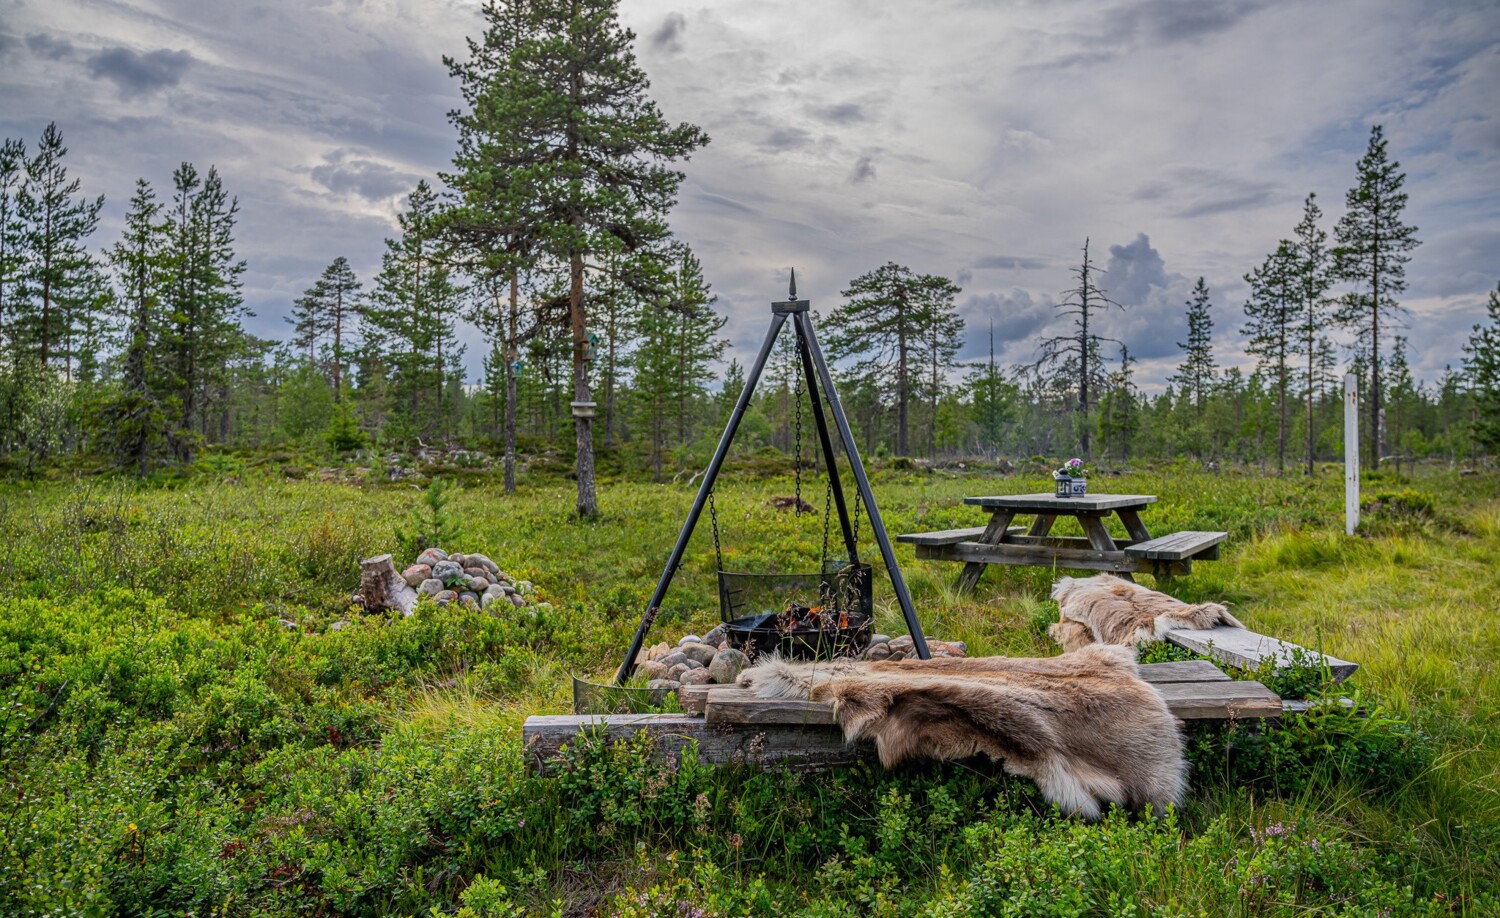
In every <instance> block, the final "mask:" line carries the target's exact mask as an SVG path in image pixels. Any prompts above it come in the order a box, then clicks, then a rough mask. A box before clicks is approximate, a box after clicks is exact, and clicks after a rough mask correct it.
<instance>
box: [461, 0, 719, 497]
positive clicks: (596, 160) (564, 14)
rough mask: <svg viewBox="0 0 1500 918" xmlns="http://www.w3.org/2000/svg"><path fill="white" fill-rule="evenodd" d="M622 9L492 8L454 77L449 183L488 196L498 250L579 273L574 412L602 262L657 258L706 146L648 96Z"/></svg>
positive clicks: (571, 284)
mask: <svg viewBox="0 0 1500 918" xmlns="http://www.w3.org/2000/svg"><path fill="white" fill-rule="evenodd" d="M616 7H617V0H532V2H527V3H522V2H491V3H489V4H487V5H486V6H485V7H484V8H483V13H484V16H485V20H486V32H485V37H484V39H483V41H481V42H471V43H470V52H471V60H470V61H469V62H467V63H466V64H462V65H455V64H454V63H453V62H451V61H450V62H449V66H450V69H452V70H453V72H454V73H455V75H456V76H458V77H459V79H460V80H461V82H462V83H463V84H464V88H463V91H464V97H465V101H466V103H467V104H468V106H469V111H467V112H464V113H455V115H454V120H455V122H456V123H457V124H458V125H459V128H460V132H461V134H462V135H464V137H465V140H464V142H463V144H462V145H461V147H460V150H459V155H458V156H457V157H455V161H454V165H455V169H456V174H455V175H454V176H452V177H450V178H449V181H450V184H452V185H453V186H454V187H455V188H456V189H458V190H459V192H460V195H461V196H462V197H464V198H465V199H466V200H467V199H469V197H470V192H471V191H472V190H474V189H483V193H484V198H485V207H484V214H485V216H486V218H487V219H488V220H489V221H490V223H491V225H492V226H493V228H494V231H495V233H496V235H497V238H498V237H502V236H503V237H506V238H509V239H512V240H524V241H525V245H523V246H518V251H524V252H525V254H526V256H527V257H528V259H529V258H543V257H550V258H554V259H557V260H558V261H560V262H561V263H563V264H564V265H566V269H567V277H568V321H569V326H570V328H571V331H572V344H573V361H572V362H573V372H572V376H573V380H572V382H573V393H572V395H573V400H574V401H578V402H591V401H592V400H593V397H592V393H591V390H590V382H589V377H588V362H587V361H586V360H585V356H586V348H587V347H588V340H589V339H588V333H589V323H588V317H587V314H586V310H585V305H586V304H585V296H584V291H585V287H586V286H587V275H588V274H589V273H590V271H591V267H590V266H591V264H594V265H597V263H598V262H599V260H600V259H601V256H602V255H605V254H608V253H613V252H622V251H624V252H631V251H638V250H641V249H646V248H650V247H651V246H653V245H656V244H658V243H660V242H661V241H662V240H664V239H665V238H666V237H667V234H668V230H667V225H666V220H665V217H666V213H667V211H668V210H669V209H670V207H671V206H672V204H673V203H674V199H675V196H676V193H677V188H678V186H679V185H680V184H681V182H682V179H683V176H682V173H680V172H677V171H675V170H673V169H671V168H669V167H668V165H667V164H668V163H670V162H671V161H673V160H677V159H682V158H686V157H687V156H688V155H689V154H691V153H692V151H693V150H695V149H697V148H698V147H700V146H702V145H703V144H704V143H707V141H708V138H707V136H706V135H704V134H703V132H701V131H700V130H698V128H696V127H694V126H692V125H690V124H679V125H672V124H670V123H669V122H667V121H666V119H665V118H663V117H662V115H661V113H660V112H659V111H658V109H657V107H656V105H655V103H653V102H651V101H650V100H649V99H648V98H647V97H646V90H647V88H648V85H649V84H648V82H647V80H646V75H645V73H644V72H642V70H641V69H640V67H639V66H638V65H637V63H636V61H635V55H634V53H633V52H632V50H631V45H632V43H633V42H634V40H635V35H634V33H632V32H631V31H630V30H629V29H626V28H624V27H623V26H622V25H621V24H620V22H619V17H618V13H617V8H616ZM574 433H575V439H576V442H577V458H576V473H577V479H578V503H577V510H578V513H579V515H581V516H585V517H591V516H595V515H597V514H598V512H599V505H598V496H597V493H596V490H595V485H594V441H593V421H592V419H591V418H587V417H578V418H575V419H574Z"/></svg>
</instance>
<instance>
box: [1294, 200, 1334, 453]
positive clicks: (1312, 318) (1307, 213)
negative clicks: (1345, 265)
mask: <svg viewBox="0 0 1500 918" xmlns="http://www.w3.org/2000/svg"><path fill="white" fill-rule="evenodd" d="M1316 201H1317V195H1315V194H1309V195H1308V196H1307V200H1306V201H1304V202H1303V205H1302V220H1301V222H1299V223H1298V224H1297V228H1296V230H1294V235H1295V237H1296V238H1295V240H1294V242H1293V246H1294V249H1293V251H1294V254H1295V259H1296V260H1295V262H1294V266H1293V277H1294V278H1295V295H1296V298H1297V329H1296V332H1297V334H1296V339H1295V341H1296V345H1295V346H1294V347H1293V349H1292V350H1293V352H1294V353H1297V354H1299V355H1301V356H1302V357H1303V358H1304V359H1305V360H1306V361H1307V363H1306V372H1305V374H1304V376H1303V390H1304V392H1303V394H1304V397H1305V401H1306V403H1307V406H1306V407H1307V418H1306V423H1307V474H1309V475H1311V474H1313V452H1314V449H1315V447H1316V440H1315V439H1314V438H1315V437H1316V427H1317V425H1316V423H1315V420H1316V419H1315V416H1314V409H1315V407H1316V404H1315V394H1316V391H1317V389H1318V386H1317V380H1316V378H1317V373H1318V370H1317V361H1318V354H1319V352H1320V351H1321V350H1322V349H1323V348H1325V347H1327V346H1328V338H1327V336H1326V334H1325V330H1326V326H1327V324H1328V309H1329V306H1330V305H1331V304H1330V302H1329V301H1328V289H1329V287H1331V286H1332V285H1333V273H1332V271H1333V266H1332V264H1331V261H1332V255H1331V253H1330V252H1329V251H1328V232H1327V231H1326V230H1324V229H1323V228H1322V227H1320V226H1319V225H1318V222H1319V221H1320V220H1322V219H1323V211H1322V209H1321V208H1319V207H1318V205H1317V203H1316Z"/></svg>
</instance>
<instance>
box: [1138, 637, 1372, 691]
mask: <svg viewBox="0 0 1500 918" xmlns="http://www.w3.org/2000/svg"><path fill="white" fill-rule="evenodd" d="M1166 639H1167V640H1168V641H1171V642H1172V643H1173V644H1176V645H1177V646H1178V647H1182V648H1185V649H1187V650H1191V651H1193V652H1194V653H1201V654H1203V655H1204V656H1207V657H1213V658H1214V659H1216V660H1220V661H1222V662H1224V663H1228V664H1229V665H1231V666H1236V667H1239V668H1240V669H1259V668H1260V665H1261V664H1262V663H1264V662H1266V661H1268V660H1269V661H1272V662H1273V664H1274V665H1275V666H1278V667H1281V666H1290V665H1293V664H1295V663H1296V661H1297V658H1298V657H1299V656H1300V657H1302V658H1304V659H1306V660H1309V661H1311V662H1313V663H1315V664H1318V665H1326V666H1327V667H1328V671H1329V673H1330V674H1331V675H1332V676H1333V679H1334V681H1335V682H1342V681H1344V680H1345V679H1347V678H1349V677H1350V676H1352V675H1353V674H1354V671H1355V670H1357V669H1359V664H1358V663H1350V662H1349V661H1348V660H1340V659H1338V658H1337V657H1330V656H1327V655H1325V654H1320V653H1318V652H1317V651H1314V650H1309V649H1307V648H1306V647H1302V646H1300V645H1297V644H1293V643H1291V642H1290V641H1283V640H1280V639H1278V638H1273V637H1266V636H1265V635H1264V634H1256V633H1255V632H1254V631H1249V630H1247V629H1245V628H1230V627H1228V626H1222V625H1221V626H1220V627H1218V628H1207V629H1202V630H1198V629H1189V628H1181V629H1175V630H1172V631H1168V632H1167V634H1166Z"/></svg>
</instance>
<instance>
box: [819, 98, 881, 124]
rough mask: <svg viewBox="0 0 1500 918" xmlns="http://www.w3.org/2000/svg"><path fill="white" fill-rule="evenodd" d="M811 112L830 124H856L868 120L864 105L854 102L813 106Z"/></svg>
mask: <svg viewBox="0 0 1500 918" xmlns="http://www.w3.org/2000/svg"><path fill="white" fill-rule="evenodd" d="M812 113H813V114H814V115H816V116H817V117H819V118H821V119H823V120H824V121H827V122H829V123H830V124H858V123H860V122H862V121H866V120H868V117H867V116H866V115H865V110H864V107H863V106H861V105H858V104H856V103H854V102H843V103H840V104H838V105H820V106H815V107H814V108H813V109H812Z"/></svg>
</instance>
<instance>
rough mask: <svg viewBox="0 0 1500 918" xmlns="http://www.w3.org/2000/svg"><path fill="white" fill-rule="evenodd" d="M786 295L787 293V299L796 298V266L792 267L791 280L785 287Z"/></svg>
mask: <svg viewBox="0 0 1500 918" xmlns="http://www.w3.org/2000/svg"><path fill="white" fill-rule="evenodd" d="M786 295H787V299H789V300H795V299H796V298H797V269H796V268H793V269H792V282H791V284H790V285H789V286H788V287H787V292H786Z"/></svg>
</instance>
